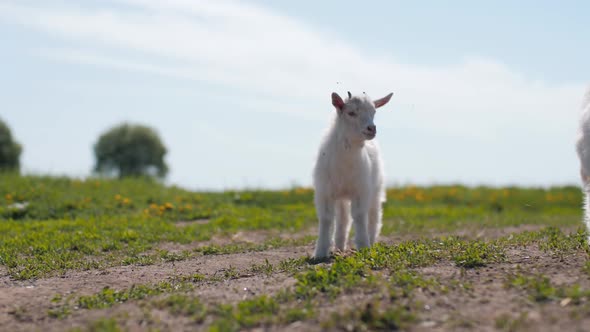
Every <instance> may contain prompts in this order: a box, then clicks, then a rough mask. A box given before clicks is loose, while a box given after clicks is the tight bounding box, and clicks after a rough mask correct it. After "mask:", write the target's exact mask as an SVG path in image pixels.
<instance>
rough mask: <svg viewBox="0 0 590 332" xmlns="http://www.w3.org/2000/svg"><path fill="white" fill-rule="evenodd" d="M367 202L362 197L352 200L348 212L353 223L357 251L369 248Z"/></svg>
mask: <svg viewBox="0 0 590 332" xmlns="http://www.w3.org/2000/svg"><path fill="white" fill-rule="evenodd" d="M368 205H369V204H368V202H367V201H366V199H364V198H363V197H358V198H356V199H353V200H352V202H351V206H350V208H351V209H350V210H351V212H352V219H353V223H354V244H355V245H356V248H357V249H362V248H366V247H368V246H369V230H368V224H369V207H368Z"/></svg>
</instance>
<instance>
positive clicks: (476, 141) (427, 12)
mask: <svg viewBox="0 0 590 332" xmlns="http://www.w3.org/2000/svg"><path fill="white" fill-rule="evenodd" d="M589 11H590V3H588V2H584V1H561V2H556V1H518V2H515V1H453V2H451V3H448V2H447V3H442V2H440V1H371V2H365V3H364V5H363V6H359V5H358V2H353V1H333V0H326V1H321V2H318V1H270V0H252V1H239V2H237V1H225V0H221V1H188V0H171V1H167V2H162V1H157V0H109V1H73V0H72V1H51V2H49V1H26V0H21V1H16V0H14V1H12V0H3V1H0V41H1V42H2V52H0V72H1V73H2V75H1V78H0V100H1V101H2V108H1V110H0V117H1V118H2V119H4V120H5V121H6V122H8V124H9V125H10V126H11V128H12V129H13V132H14V135H15V136H16V138H17V140H19V141H20V142H21V143H22V144H23V146H24V154H23V157H22V164H23V168H24V170H25V171H26V172H29V173H43V174H46V173H50V174H68V175H73V176H86V175H88V174H89V173H90V170H91V168H92V164H93V156H92V150H91V147H92V144H94V142H95V141H96V139H97V137H98V135H99V134H100V133H101V132H103V131H104V130H106V129H108V128H109V127H111V126H113V125H116V124H118V123H120V122H122V121H130V122H136V123H142V124H147V125H150V126H153V127H155V128H156V129H157V130H158V131H159V132H160V134H161V136H162V138H163V140H164V143H165V144H166V146H167V147H168V148H169V154H168V156H167V157H166V159H167V162H168V164H169V166H170V168H171V173H170V174H169V177H168V181H169V182H170V183H174V184H179V185H182V186H185V187H189V188H193V189H225V188H244V187H269V188H280V187H288V186H291V185H294V184H298V185H309V184H310V182H311V181H310V180H311V176H310V175H311V168H312V164H313V159H314V157H315V153H316V149H317V145H318V143H319V140H320V138H321V135H322V134H323V131H324V128H325V127H326V126H327V124H328V123H329V121H330V118H331V117H332V116H333V113H334V111H333V109H332V107H331V105H330V98H329V95H330V93H331V92H332V91H337V92H339V93H341V95H344V94H346V91H347V90H350V91H352V92H353V93H361V92H363V91H366V92H367V93H368V94H369V95H371V96H372V97H374V98H378V97H382V96H384V95H386V94H387V93H389V92H394V97H393V99H392V101H391V103H390V104H388V105H387V106H386V107H384V108H383V109H380V110H379V112H378V114H377V118H376V124H377V126H378V127H379V135H378V139H379V142H380V145H381V148H382V153H383V158H384V160H385V164H386V171H387V179H388V182H389V183H390V184H405V183H416V184H430V183H465V184H469V185H477V184H492V185H508V184H517V185H559V184H572V183H574V184H575V183H577V182H578V179H577V176H578V175H577V174H578V171H577V169H578V165H577V159H576V155H575V152H574V141H575V136H576V127H577V120H578V115H579V104H580V101H581V97H582V94H583V92H584V90H585V88H586V86H587V83H588V77H590V66H588V65H587V64H586V63H585V62H587V61H588V59H590V45H589V44H588V42H587V36H588V35H589V30H590V25H588V24H587V21H588V20H587V13H588V12H589Z"/></svg>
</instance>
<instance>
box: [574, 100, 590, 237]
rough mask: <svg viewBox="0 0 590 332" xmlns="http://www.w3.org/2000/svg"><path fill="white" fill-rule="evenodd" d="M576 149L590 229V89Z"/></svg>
mask: <svg viewBox="0 0 590 332" xmlns="http://www.w3.org/2000/svg"><path fill="white" fill-rule="evenodd" d="M576 150H577V151H578V157H579V158H580V176H581V178H582V190H583V192H584V222H585V223H586V227H587V228H588V230H589V231H590V89H588V91H587V92H586V95H585V97H584V101H583V103H582V117H581V119H580V127H579V133H578V142H577V144H576Z"/></svg>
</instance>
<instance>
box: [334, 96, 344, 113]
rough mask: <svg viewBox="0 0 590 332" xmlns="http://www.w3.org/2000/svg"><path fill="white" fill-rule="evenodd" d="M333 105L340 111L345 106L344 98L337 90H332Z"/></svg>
mask: <svg viewBox="0 0 590 332" xmlns="http://www.w3.org/2000/svg"><path fill="white" fill-rule="evenodd" d="M332 105H334V107H336V109H337V110H338V111H339V112H340V111H342V108H344V100H342V98H340V96H339V95H338V94H337V93H336V92H332Z"/></svg>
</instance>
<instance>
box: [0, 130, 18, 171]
mask: <svg viewBox="0 0 590 332" xmlns="http://www.w3.org/2000/svg"><path fill="white" fill-rule="evenodd" d="M21 152H22V147H21V145H20V144H18V143H17V142H16V141H15V140H14V139H13V138H12V133H11V132H10V128H8V126H7V125H6V123H4V121H2V120H1V119H0V171H18V170H19V169H20V154H21Z"/></svg>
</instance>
